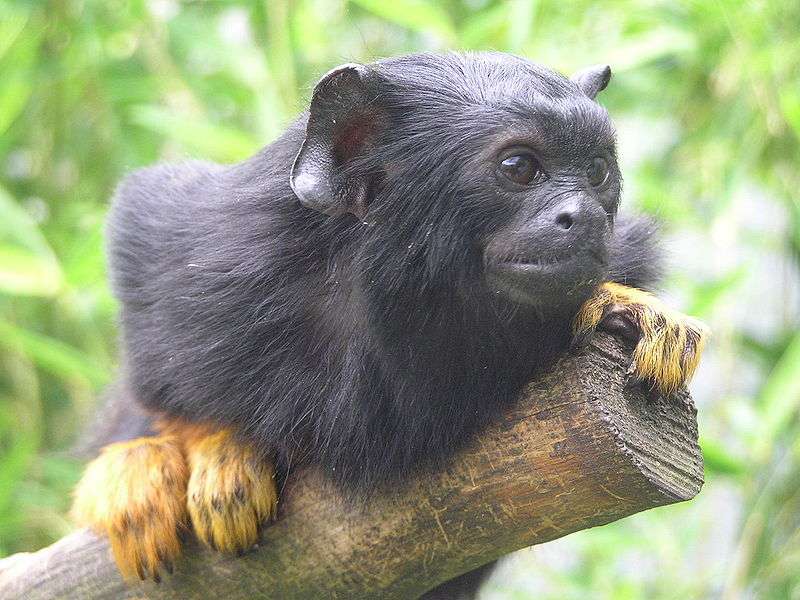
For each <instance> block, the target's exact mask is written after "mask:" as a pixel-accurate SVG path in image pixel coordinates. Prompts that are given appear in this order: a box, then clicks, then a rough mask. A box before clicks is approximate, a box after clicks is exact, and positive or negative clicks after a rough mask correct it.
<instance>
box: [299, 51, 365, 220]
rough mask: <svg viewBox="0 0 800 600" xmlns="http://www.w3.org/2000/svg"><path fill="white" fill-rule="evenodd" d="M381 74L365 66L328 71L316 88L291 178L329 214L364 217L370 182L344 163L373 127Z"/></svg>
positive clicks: (306, 200) (310, 202)
mask: <svg viewBox="0 0 800 600" xmlns="http://www.w3.org/2000/svg"><path fill="white" fill-rule="evenodd" d="M376 79H377V75H376V74H375V73H374V72H373V71H372V70H370V69H369V68H368V67H365V66H364V65H357V64H345V65H342V66H340V67H336V68H335V69H333V70H332V71H329V72H328V73H327V74H326V75H325V76H324V77H323V78H322V79H320V81H319V83H317V85H316V87H315V88H314V93H313V95H312V97H311V108H310V109H309V114H308V125H307V126H306V139H305V141H304V142H303V145H302V147H301V148H300V152H299V153H298V154H297V158H296V159H295V161H294V165H293V166H292V173H291V177H290V183H291V186H292V190H294V193H295V194H296V195H297V197H298V198H299V199H300V202H301V203H302V204H303V206H306V207H308V208H312V209H314V210H318V211H320V212H323V213H325V214H328V215H341V214H344V213H347V212H349V213H353V214H354V215H356V216H358V217H359V218H363V217H364V213H365V212H366V203H367V197H366V196H367V188H368V182H367V181H366V180H363V179H361V178H357V177H348V176H347V174H346V173H345V171H344V169H343V168H342V167H343V166H344V165H345V164H346V163H347V161H348V160H350V159H352V158H353V157H355V156H357V155H358V154H360V153H361V152H362V151H363V150H364V148H365V146H366V145H367V144H368V143H369V141H370V139H371V136H372V134H373V133H374V130H375V125H376V115H375V114H374V112H375V110H374V107H371V106H370V105H371V104H372V103H374V100H375V98H376V97H377V94H376V93H375V84H376Z"/></svg>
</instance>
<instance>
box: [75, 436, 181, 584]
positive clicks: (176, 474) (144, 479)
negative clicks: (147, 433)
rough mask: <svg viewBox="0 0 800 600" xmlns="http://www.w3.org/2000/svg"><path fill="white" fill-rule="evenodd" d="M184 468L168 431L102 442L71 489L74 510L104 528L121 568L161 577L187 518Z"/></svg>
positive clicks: (176, 551) (173, 556) (84, 520)
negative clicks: (102, 444)
mask: <svg viewBox="0 0 800 600" xmlns="http://www.w3.org/2000/svg"><path fill="white" fill-rule="evenodd" d="M186 480H187V469H186V463H185V461H184V458H183V454H182V452H181V449H180V446H179V445H178V443H177V441H176V440H175V439H174V438H172V437H152V438H140V439H137V440H133V441H130V442H121V443H117V444H111V445H109V446H106V447H105V448H104V449H103V451H102V453H101V454H100V456H98V457H97V458H96V459H95V460H94V461H92V462H91V463H90V464H89V466H88V468H87V469H86V472H85V474H84V476H83V478H82V479H81V482H80V483H79V484H78V488H77V489H76V491H75V503H74V505H73V509H72V511H73V516H74V517H75V519H76V520H77V521H78V522H79V523H80V524H82V525H85V526H88V527H91V528H92V529H94V530H96V531H98V532H101V533H105V534H107V535H108V538H109V540H110V542H111V550H112V552H113V553H114V559H115V560H116V562H117V566H118V567H119V570H120V572H121V573H122V575H123V577H125V578H126V579H132V578H134V576H138V577H139V578H140V579H144V578H145V577H152V578H153V579H154V580H155V581H156V582H158V581H160V579H161V573H162V569H163V570H165V571H167V572H172V565H173V563H174V561H175V559H176V558H177V557H178V555H179V554H180V548H181V546H180V539H179V532H180V530H181V529H182V528H184V527H185V526H186V524H187V520H188V519H187V515H186Z"/></svg>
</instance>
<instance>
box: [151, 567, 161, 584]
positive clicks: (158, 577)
mask: <svg viewBox="0 0 800 600" xmlns="http://www.w3.org/2000/svg"><path fill="white" fill-rule="evenodd" d="M153 581H155V582H156V583H161V575H160V574H159V572H158V570H157V569H153Z"/></svg>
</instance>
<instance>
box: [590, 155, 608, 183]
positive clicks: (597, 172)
mask: <svg viewBox="0 0 800 600" xmlns="http://www.w3.org/2000/svg"><path fill="white" fill-rule="evenodd" d="M608 175H609V171H608V161H607V160H606V159H605V158H603V157H602V156H596V157H595V158H593V159H592V163H591V164H590V165H589V168H587V169H586V177H587V178H588V179H589V183H590V184H592V185H593V186H594V187H600V186H601V185H603V184H604V183H605V182H606V181H608Z"/></svg>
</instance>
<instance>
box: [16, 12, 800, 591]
mask: <svg viewBox="0 0 800 600" xmlns="http://www.w3.org/2000/svg"><path fill="white" fill-rule="evenodd" d="M798 31H800V4H798V3H797V2H778V1H775V2H766V1H764V0H761V1H756V2H747V1H745V0H719V1H717V2H696V1H688V0H685V1H682V2H668V1H667V0H653V1H651V2H646V3H645V2H642V3H629V2H622V1H620V0H615V1H612V2H603V3H598V2H590V1H588V0H578V1H576V2H572V3H563V2H556V1H555V0H537V1H534V0H512V1H509V2H503V1H500V0H445V1H443V2H432V1H430V0H391V1H388V2H383V1H378V0H350V1H349V2H346V1H344V0H294V1H291V2H290V1H289V0H270V1H269V2H267V1H262V2H256V1H247V0H232V1H229V2H199V1H198V2H184V3H179V2H177V1H176V0H133V1H130V2H128V1H124V0H105V1H103V2H101V1H99V0H58V1H56V0H47V1H42V2H35V3H34V2H24V1H21V0H20V1H12V0H0V73H2V77H0V555H2V554H4V553H10V552H16V551H20V550H30V549H34V548H36V547H38V546H41V545H43V544H46V543H49V542H51V541H52V540H54V539H55V538H57V537H59V536H60V535H62V534H63V533H64V532H65V531H67V530H68V527H69V524H68V521H67V519H66V517H65V514H66V511H67V509H68V505H69V490H70V488H71V486H72V485H73V484H74V482H75V480H76V479H77V477H78V473H79V464H78V462H77V461H75V460H73V459H70V458H69V452H68V449H69V448H70V446H71V444H72V443H74V440H75V439H76V436H77V435H78V433H79V431H80V429H81V427H82V425H83V424H84V423H86V422H87V419H88V418H89V415H90V414H91V413H92V411H93V409H94V407H95V406H96V402H97V396H98V393H99V391H100V390H101V389H102V387H103V385H104V384H106V383H107V382H108V381H109V380H110V378H111V377H112V376H113V372H114V365H115V356H116V349H115V322H114V314H115V306H114V302H113V300H112V298H111V297H110V295H109V292H108V288H107V283H106V276H105V271H104V258H103V247H102V244H103V235H102V222H103V216H104V212H105V207H106V206H107V202H108V198H109V197H110V195H111V194H112V193H113V186H114V184H115V182H116V181H118V180H119V178H120V177H121V176H122V175H123V174H124V173H125V172H126V171H128V170H130V169H132V168H135V167H138V166H141V165H144V164H148V163H151V162H154V161H156V160H169V159H182V158H185V157H190V156H191V157H202V158H206V159H210V160H217V161H235V160H239V159H242V158H244V157H246V156H248V155H249V154H251V153H252V152H253V151H254V150H255V149H256V148H258V147H259V146H260V145H261V144H263V143H266V142H268V141H269V140H270V139H273V138H274V137H275V136H276V135H277V134H278V133H279V132H280V131H281V129H282V128H283V127H284V126H285V124H286V123H287V122H288V121H289V120H290V119H291V118H292V117H293V116H294V115H295V114H296V113H297V112H299V111H300V110H302V107H303V103H304V99H306V98H307V97H308V95H309V92H310V90H311V87H312V85H313V83H314V80H315V79H316V78H317V77H318V76H319V75H320V74H321V73H323V72H325V71H326V70H327V69H329V68H331V67H332V66H334V65H336V64H338V63H341V62H346V61H351V60H370V59H373V58H377V57H380V56H385V55H394V54H399V53H404V52H410V51H415V50H423V49H432V50H442V49H448V48H460V49H488V48H492V49H498V50H504V51H511V52H516V53H519V54H523V55H525V56H528V57H530V58H533V59H534V60H538V61H539V62H543V63H545V64H548V65H550V66H553V67H555V68H557V69H560V70H562V71H564V72H571V71H573V70H576V69H578V68H581V67H583V66H586V65H587V64H592V63H596V62H601V61H602V62H607V63H610V64H611V65H612V67H613V68H614V73H615V77H614V80H613V82H612V84H611V86H610V87H609V89H608V90H607V91H606V92H604V93H603V95H602V97H601V101H602V102H603V103H604V104H605V105H606V106H607V107H608V108H609V111H610V112H611V113H612V115H613V116H614V118H615V120H616V121H617V123H618V129H619V137H620V144H621V149H620V152H621V159H622V161H623V170H624V172H625V174H626V182H627V190H626V199H625V203H626V205H627V206H632V205H636V206H638V207H639V208H640V209H643V210H646V211H650V212H652V213H654V214H655V215H657V216H658V217H659V218H660V219H661V220H662V221H664V222H665V223H666V226H667V229H668V231H669V232H670V237H671V243H670V246H671V247H674V248H676V249H677V251H678V255H677V256H676V258H675V260H674V263H673V269H672V272H671V276H670V281H669V292H670V293H671V294H672V295H673V297H674V299H675V302H676V303H677V304H679V305H680V306H682V308H684V309H685V310H687V311H689V312H692V313H693V314H696V315H697V316H699V317H701V318H703V319H705V320H707V321H708V322H709V323H710V324H711V326H712V329H713V330H714V339H713V342H712V345H711V347H710V349H709V351H708V355H707V357H706V359H705V360H704V363H703V365H702V366H701V372H700V373H699V374H698V377H697V381H696V384H695V386H694V390H695V397H696V400H697V401H698V404H699V412H700V419H701V432H702V441H703V447H704V451H705V456H706V467H707V474H708V484H707V486H706V489H705V490H704V491H703V493H702V494H701V495H700V496H699V497H698V498H697V499H696V500H695V501H693V502H691V503H689V504H687V505H685V506H677V507H670V508H668V509H662V510H658V511H652V512H648V513H645V514H643V515H639V516H637V517H634V518H631V519H628V520H626V521H624V522H621V523H618V524H614V525H612V526H609V527H605V528H601V529H598V530H592V531H588V532H582V533H580V534H577V535H574V536H570V537H569V538H567V539H565V540H563V541H561V542H556V543H554V544H549V545H547V546H545V547H542V548H540V549H537V550H535V551H532V552H527V553H522V554H520V555H518V556H517V557H516V558H515V559H514V560H513V561H511V562H510V563H509V564H508V565H507V568H506V570H505V577H503V578H496V579H495V580H494V582H492V584H490V588H491V589H490V590H489V592H488V593H489V594H490V595H492V596H493V597H498V598H533V597H537V598H540V597H552V598H563V597H568V598H569V597H576V598H577V597H585V596H587V595H588V596H595V597H597V596H600V597H615V598H616V597H619V598H641V597H647V598H650V597H655V598H685V597H708V596H717V595H723V596H726V597H730V598H734V597H738V596H740V595H750V596H755V597H765V598H773V597H774V598H786V597H792V596H798V595H800V575H798V573H800V535H798V531H800V441H798V440H800V435H799V434H800V419H799V418H798V410H799V409H800V384H799V383H798V382H800V332H798V322H799V321H800V271H799V269H798V260H799V259H800V195H798V190H800V168H799V167H800V165H799V164H798V161H799V160H800V75H799V74H800V36H798V35H797V32H798Z"/></svg>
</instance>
